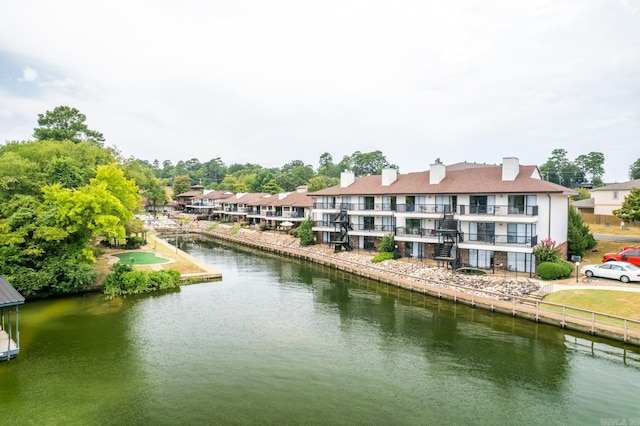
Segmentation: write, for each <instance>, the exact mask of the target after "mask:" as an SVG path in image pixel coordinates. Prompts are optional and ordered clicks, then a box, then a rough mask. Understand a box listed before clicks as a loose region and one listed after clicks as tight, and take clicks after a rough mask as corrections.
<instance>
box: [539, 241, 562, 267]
mask: <svg viewBox="0 0 640 426" xmlns="http://www.w3.org/2000/svg"><path fill="white" fill-rule="evenodd" d="M533 254H534V255H535V257H536V262H537V263H538V264H541V263H543V262H550V263H555V262H559V261H560V260H561V259H562V255H561V253H560V250H559V249H558V248H556V242H555V241H553V240H551V239H549V238H547V239H544V240H542V241H540V244H538V245H537V246H535V247H534V248H533Z"/></svg>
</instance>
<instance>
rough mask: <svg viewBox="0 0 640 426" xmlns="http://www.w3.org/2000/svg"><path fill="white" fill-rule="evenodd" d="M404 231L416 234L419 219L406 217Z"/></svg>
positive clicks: (418, 229)
mask: <svg viewBox="0 0 640 426" xmlns="http://www.w3.org/2000/svg"><path fill="white" fill-rule="evenodd" d="M405 224H406V230H405V232H406V233H407V234H410V235H417V234H418V233H419V232H420V219H407V220H406V222H405Z"/></svg>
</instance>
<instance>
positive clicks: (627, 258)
mask: <svg viewBox="0 0 640 426" xmlns="http://www.w3.org/2000/svg"><path fill="white" fill-rule="evenodd" d="M614 260H615V261H619V262H629V263H633V264H634V265H636V266H640V248H638V247H631V248H628V249H626V250H623V251H621V252H620V253H606V254H605V255H604V256H603V257H602V263H605V262H611V261H614Z"/></svg>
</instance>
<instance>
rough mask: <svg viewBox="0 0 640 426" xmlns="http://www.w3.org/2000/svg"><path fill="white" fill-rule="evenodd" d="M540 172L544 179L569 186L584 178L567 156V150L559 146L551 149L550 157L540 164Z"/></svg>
mask: <svg viewBox="0 0 640 426" xmlns="http://www.w3.org/2000/svg"><path fill="white" fill-rule="evenodd" d="M540 173H541V174H542V178H543V179H544V180H547V181H549V182H554V183H557V184H559V185H564V186H566V187H569V188H572V187H575V186H576V185H578V184H580V183H582V182H583V181H584V180H585V176H584V173H583V172H582V170H580V168H579V167H578V166H577V165H576V164H575V163H573V162H571V161H570V160H569V159H568V158H567V151H566V150H564V149H561V148H560V149H554V150H553V151H551V157H549V159H548V160H547V162H546V163H544V164H543V165H542V166H540Z"/></svg>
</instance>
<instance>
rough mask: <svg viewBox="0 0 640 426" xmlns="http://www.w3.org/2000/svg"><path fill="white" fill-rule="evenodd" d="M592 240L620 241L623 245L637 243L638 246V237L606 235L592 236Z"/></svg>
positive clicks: (639, 237) (639, 241) (639, 242)
mask: <svg viewBox="0 0 640 426" xmlns="http://www.w3.org/2000/svg"><path fill="white" fill-rule="evenodd" d="M593 238H595V239H596V240H603V241H620V242H625V243H638V244H640V235H606V234H593Z"/></svg>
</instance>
